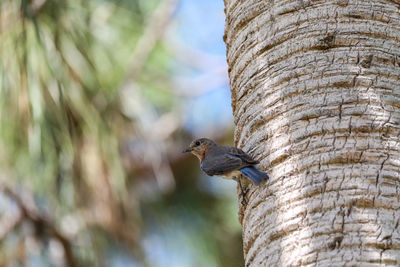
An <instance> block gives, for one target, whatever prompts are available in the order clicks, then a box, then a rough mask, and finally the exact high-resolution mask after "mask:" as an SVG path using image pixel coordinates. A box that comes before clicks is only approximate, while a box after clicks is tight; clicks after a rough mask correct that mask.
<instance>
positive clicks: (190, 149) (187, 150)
mask: <svg viewBox="0 0 400 267" xmlns="http://www.w3.org/2000/svg"><path fill="white" fill-rule="evenodd" d="M192 151H193V148H191V147H188V148H186V149H185V150H183V151H182V153H186V152H192Z"/></svg>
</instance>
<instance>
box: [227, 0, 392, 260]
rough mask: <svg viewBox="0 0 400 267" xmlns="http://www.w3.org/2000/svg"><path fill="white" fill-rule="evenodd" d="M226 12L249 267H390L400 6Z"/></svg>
mask: <svg viewBox="0 0 400 267" xmlns="http://www.w3.org/2000/svg"><path fill="white" fill-rule="evenodd" d="M225 7H226V9H225V12H226V28H225V36H224V40H225V42H226V45H227V60H228V65H229V78H230V85H231V91H232V109H233V114H234V118H235V125H236V129H235V143H236V145H237V146H238V147H240V148H242V149H244V150H245V151H247V152H249V153H250V154H251V155H253V156H254V157H255V158H257V159H259V160H261V164H260V168H261V169H263V170H266V171H267V172H268V174H269V175H270V177H271V178H270V180H269V181H267V182H265V183H262V184H261V185H260V186H258V187H255V186H252V185H250V191H249V192H248V193H247V195H246V198H247V203H245V204H241V205H240V221H241V223H242V226H243V247H244V256H245V262H246V266H314V265H317V266H344V265H345V266H363V265H365V266H381V265H397V266H399V265H400V232H399V220H400V209H399V208H400V201H399V197H400V196H399V182H400V144H399V135H400V109H399V107H400V78H399V77H400V12H399V7H400V1H398V0H397V1H394V0H391V1H390V0H324V1H323V0H320V1H317V0H315V1H310V0H269V1H266V0H248V1H239V0H225Z"/></svg>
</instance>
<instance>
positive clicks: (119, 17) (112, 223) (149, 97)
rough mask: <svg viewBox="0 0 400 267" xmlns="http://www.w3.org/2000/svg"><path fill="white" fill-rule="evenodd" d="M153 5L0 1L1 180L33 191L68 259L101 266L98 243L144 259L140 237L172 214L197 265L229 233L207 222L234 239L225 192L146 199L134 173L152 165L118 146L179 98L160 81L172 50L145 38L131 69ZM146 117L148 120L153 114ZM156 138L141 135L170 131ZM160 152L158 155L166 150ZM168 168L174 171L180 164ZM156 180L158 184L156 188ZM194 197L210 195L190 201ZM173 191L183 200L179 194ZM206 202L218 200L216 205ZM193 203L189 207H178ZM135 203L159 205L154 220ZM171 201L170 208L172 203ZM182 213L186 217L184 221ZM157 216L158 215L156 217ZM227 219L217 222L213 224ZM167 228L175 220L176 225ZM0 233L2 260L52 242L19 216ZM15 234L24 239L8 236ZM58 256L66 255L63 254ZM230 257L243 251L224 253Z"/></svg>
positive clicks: (215, 257)
mask: <svg viewBox="0 0 400 267" xmlns="http://www.w3.org/2000/svg"><path fill="white" fill-rule="evenodd" d="M159 4H160V3H159V2H158V1H148V0H146V1H127V0H120V1H117V0H115V1H106V0H69V1H52V0H31V1H28V0H20V1H17V0H3V1H2V2H1V3H0V8H1V11H0V12H1V13H0V22H1V23H0V27H1V28H0V30H1V31H0V40H1V41H0V58H1V61H0V125H1V126H0V177H1V179H2V180H1V181H3V182H4V183H6V184H9V185H11V186H12V187H14V188H22V189H21V193H20V196H21V198H25V196H24V195H29V194H30V193H27V192H32V196H33V199H34V200H35V201H33V202H32V203H31V204H34V205H35V206H37V209H38V214H40V215H43V216H45V217H46V218H49V224H51V225H53V226H54V227H55V228H56V229H60V231H61V232H62V233H65V235H66V237H67V239H68V242H69V244H67V245H68V246H71V248H72V251H73V259H70V260H72V261H73V262H74V263H76V264H77V265H78V264H81V265H88V266H93V265H96V266H104V265H107V264H108V263H107V257H108V256H109V254H107V253H108V252H109V251H113V250H115V248H118V247H121V246H122V247H124V248H125V249H126V250H127V251H129V253H130V254H132V255H133V258H134V260H135V261H136V262H140V263H141V264H143V265H148V264H151V262H149V261H148V259H146V251H145V250H144V249H143V242H142V240H143V239H145V237H146V236H147V235H148V234H151V233H153V232H154V231H161V232H167V231H169V230H168V229H172V228H174V224H175V222H177V223H178V224H182V223H183V224H185V225H186V228H183V229H182V230H179V231H180V232H179V234H180V235H181V237H180V238H182V239H185V238H186V241H187V242H190V243H192V244H194V245H193V246H194V247H195V249H194V250H193V251H192V252H191V253H196V252H197V251H199V253H200V251H202V252H201V253H200V254H201V255H207V257H204V261H201V259H202V256H199V257H198V258H196V259H195V261H196V264H198V265H199V266H200V265H204V264H206V265H207V266H212V265H214V266H217V265H221V266H222V265H223V264H222V262H223V258H224V255H228V254H229V253H231V252H230V251H229V250H228V251H225V249H222V245H223V246H229V242H230V241H231V240H229V242H227V240H225V241H224V240H223V239H224V238H223V237H219V238H217V239H215V237H214V236H213V235H212V234H204V233H206V232H208V231H210V230H209V226H210V225H211V228H212V229H213V230H214V229H215V230H218V231H221V230H222V231H227V232H229V233H230V234H231V235H233V236H234V237H233V238H234V239H235V242H240V237H239V235H237V234H238V232H239V231H238V229H235V227H232V225H231V223H229V221H226V220H224V218H225V217H224V215H223V214H224V213H226V211H225V210H226V209H231V208H230V205H231V204H230V203H231V202H232V200H231V199H229V200H224V201H221V200H220V199H215V198H210V199H209V196H208V195H207V193H204V192H203V193H200V192H197V193H196V195H195V196H197V199H196V198H193V196H191V197H188V196H189V195H186V196H187V197H186V198H185V199H181V200H179V201H176V200H175V201H172V202H168V201H166V200H165V199H164V198H163V197H159V198H156V199H155V200H152V201H150V203H149V202H148V201H147V200H144V199H145V198H146V195H145V194H143V188H146V186H144V187H143V184H144V183H148V182H144V180H145V179H148V177H149V175H148V173H149V172H150V173H156V172H157V169H156V168H155V167H154V166H152V165H151V164H150V165H149V164H148V162H146V161H145V160H143V159H140V160H137V159H135V157H134V156H132V155H131V154H129V153H128V154H126V153H125V152H124V151H126V149H127V148H126V147H127V143H129V142H131V140H139V142H142V143H143V144H145V143H146V142H148V140H147V141H146V138H149V137H148V135H149V132H146V130H143V128H146V126H145V125H144V124H145V123H144V120H145V119H144V118H154V117H155V118H156V119H158V116H159V115H160V114H163V113H165V112H176V110H179V107H177V106H179V99H178V98H177V97H174V95H173V94H172V93H171V91H172V90H170V88H171V87H172V83H171V72H170V70H169V68H170V66H169V60H170V55H169V54H168V53H167V51H166V50H165V49H164V48H163V46H162V45H160V44H156V45H155V46H154V47H152V49H151V54H150V55H149V58H146V60H145V62H144V65H143V66H142V67H141V68H139V73H135V75H133V74H132V73H130V71H131V67H132V65H133V64H135V60H136V59H135V58H133V57H132V55H133V54H134V51H135V49H137V46H136V44H137V43H138V42H139V40H140V39H141V38H142V37H143V32H144V29H145V27H146V25H147V24H148V18H149V17H151V14H152V13H153V12H154V10H155V9H156V8H158V6H159ZM131 77H134V79H131ZM126 88H129V90H130V91H129V92H134V95H133V96H132V95H130V97H132V98H133V101H134V103H138V105H137V106H130V107H129V108H133V109H134V110H135V111H134V112H136V113H134V114H132V113H129V112H127V111H126V109H127V108H126V107H124V103H123V101H124V99H125V97H126V93H125V94H124V90H126ZM149 124H150V128H151V126H153V124H152V123H151V122H150V123H149ZM150 133H151V131H150ZM157 142H160V143H161V145H160V144H159V143H156V141H154V140H152V139H150V143H151V144H152V145H154V146H155V147H157V146H161V147H162V144H163V143H168V142H173V137H172V136H169V137H168V140H161V141H157ZM138 147H140V146H139V145H135V146H134V151H139V148H138ZM146 149H147V148H146ZM139 154H140V153H139ZM164 155H169V153H167V152H165V154H164ZM140 156H143V155H142V154H140ZM143 157H144V156H143ZM132 158H133V159H132ZM163 161H165V162H167V164H168V162H172V159H171V160H169V159H167V160H165V159H163ZM127 162H128V163H127ZM171 164H173V163H171ZM179 164H180V163H179ZM174 168H175V167H174ZM186 175H187V174H186ZM153 176H154V175H153ZM175 178H176V179H177V180H179V179H180V178H179V175H177V177H175ZM184 178H186V177H183V179H184ZM150 183H154V178H153V179H152V182H150ZM191 187H192V188H193V187H195V184H192V185H191ZM155 191H156V192H155V193H154V192H153V193H154V194H157V195H163V194H164V193H163V190H161V189H160V190H155ZM175 193H179V192H175ZM170 194H172V193H170ZM199 198H203V199H208V201H204V203H203V202H200V203H198V199H199ZM181 201H182V202H183V203H185V205H184V206H183V207H182V206H180V205H177V203H181ZM196 203H197V204H196ZM205 203H208V204H207V205H208V206H212V205H214V204H216V203H217V204H218V205H217V207H218V208H217V211H213V210H210V209H208V208H207V206H205ZM155 205H158V206H159V208H158V209H155V208H154V206H155ZM192 205H193V206H196V205H198V206H196V209H195V210H192V211H191V212H189V213H186V212H182V210H183V211H184V210H185V209H187V208H188V207H193V206H192ZM140 207H142V209H141V208H140ZM143 207H147V208H149V211H150V214H154V212H155V211H157V214H158V216H159V218H158V219H156V221H153V226H154V228H151V227H144V226H145V224H146V222H147V221H148V220H150V219H149V217H148V216H146V215H144V216H143V214H144V212H143ZM174 207H175V208H177V211H176V212H173V213H170V210H171V209H173V208H174ZM215 212H217V213H218V214H217V216H216V217H215ZM35 214H36V213H35ZM188 216H189V217H188ZM26 217H27V218H28V217H29V216H28V215H27V216H26ZM34 217H35V216H33V219H32V218H30V219H29V218H28V221H29V222H31V223H32V224H33V225H34V229H36V230H37V229H39V228H40V227H38V225H39V223H38V222H36V221H35V218H34ZM153 217H154V216H153ZM185 217H186V218H185ZM187 218H190V221H192V222H193V224H188V222H187V221H185V220H187ZM204 218H209V219H204ZM229 220H236V219H235V218H231V217H229ZM160 221H166V222H167V223H166V225H164V226H161V224H160V223H159V222H160ZM45 226H46V224H45ZM45 226H42V227H45ZM225 226H226V227H227V229H221V228H225ZM165 227H167V228H165ZM160 229H161V230H160ZM178 229H179V228H178ZM36 230H35V231H36ZM35 231H33V232H35ZM171 231H177V229H176V227H175V228H174V230H171ZM235 233H236V236H235ZM32 236H33V237H34V238H35V239H37V240H38V241H39V242H40V243H41V244H42V245H41V246H40V249H39V250H40V252H39V253H38V252H37V251H36V252H35V251H29V248H28V247H24V246H25V245H24V244H25V243H24V242H22V241H24V240H28V241H29V240H30V239H31V237H32ZM0 238H3V239H2V240H3V241H4V242H1V243H0V248H1V252H0V258H1V259H4V260H0V265H7V264H11V263H15V262H19V263H20V264H21V265H26V264H27V263H29V255H36V254H39V255H40V257H39V258H40V261H41V262H43V263H45V262H47V263H49V262H50V263H51V264H52V263H54V262H53V261H54V259H52V257H51V253H52V251H53V250H54V246H53V245H52V244H53V243H54V242H53V243H48V242H47V241H48V240H49V239H51V240H53V241H54V240H55V241H56V242H59V243H61V244H62V239H61V238H60V237H57V234H55V233H54V231H36V232H35V233H32V232H29V231H28V233H27V232H26V231H25V230H24V229H23V228H22V227H20V225H19V224H17V225H16V226H15V230H14V231H12V232H10V233H9V234H8V235H7V236H3V237H0ZM13 240H14V241H15V240H22V241H21V242H20V243H18V242H19V241H18V242H17V243H18V244H17V245H16V244H15V243H16V242H14V241H13ZM233 247H234V248H236V249H237V248H238V247H239V249H240V246H233ZM64 250H65V251H64V254H65V253H66V251H67V250H66V249H65V247H64ZM16 251H17V252H16ZM18 251H25V252H24V253H19V252H18ZM35 253H36V254H35ZM236 254H238V253H236ZM236 256H237V255H236ZM239 256H240V253H239ZM64 257H65V258H66V260H65V262H67V263H68V264H69V265H71V266H72V263H71V261H68V259H67V258H68V255H66V254H65V255H64ZM238 259H241V257H237V258H236V259H235V260H233V261H232V262H239V260H238ZM227 262H229V261H227ZM239 265H240V264H239ZM226 266H232V265H226Z"/></svg>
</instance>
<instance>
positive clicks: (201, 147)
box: [183, 138, 216, 161]
mask: <svg viewBox="0 0 400 267" xmlns="http://www.w3.org/2000/svg"><path fill="white" fill-rule="evenodd" d="M215 145H216V144H215V142H214V141H213V140H210V139H207V138H199V139H196V140H194V141H193V142H191V143H190V145H189V147H188V148H186V149H185V150H183V152H190V153H192V154H193V155H195V156H196V157H198V158H199V159H200V161H201V160H202V159H203V158H204V154H205V153H206V151H207V149H208V148H209V147H210V146H215Z"/></svg>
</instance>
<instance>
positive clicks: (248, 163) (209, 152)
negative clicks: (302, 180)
mask: <svg viewBox="0 0 400 267" xmlns="http://www.w3.org/2000/svg"><path fill="white" fill-rule="evenodd" d="M183 152H190V153H192V154H193V155H195V156H196V157H198V158H199V160H200V168H201V169H202V170H203V171H204V172H205V173H206V174H208V175H210V176H214V175H217V176H220V177H223V178H227V179H236V178H237V177H238V176H239V175H240V174H243V175H244V176H245V177H247V178H248V179H250V180H251V181H252V182H253V184H255V185H258V184H259V183H260V182H261V181H262V180H266V179H268V178H269V177H268V175H267V174H266V173H265V172H262V171H260V170H258V169H257V168H256V167H254V165H256V164H258V163H259V161H257V160H254V159H253V158H252V157H251V156H249V155H248V154H247V153H246V152H244V151H243V150H241V149H239V148H236V147H229V146H219V145H217V144H216V143H215V142H214V141H212V140H210V139H207V138H200V139H196V140H194V141H193V142H192V143H190V145H189V147H188V148H186V149H185V150H184V151H183Z"/></svg>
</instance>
